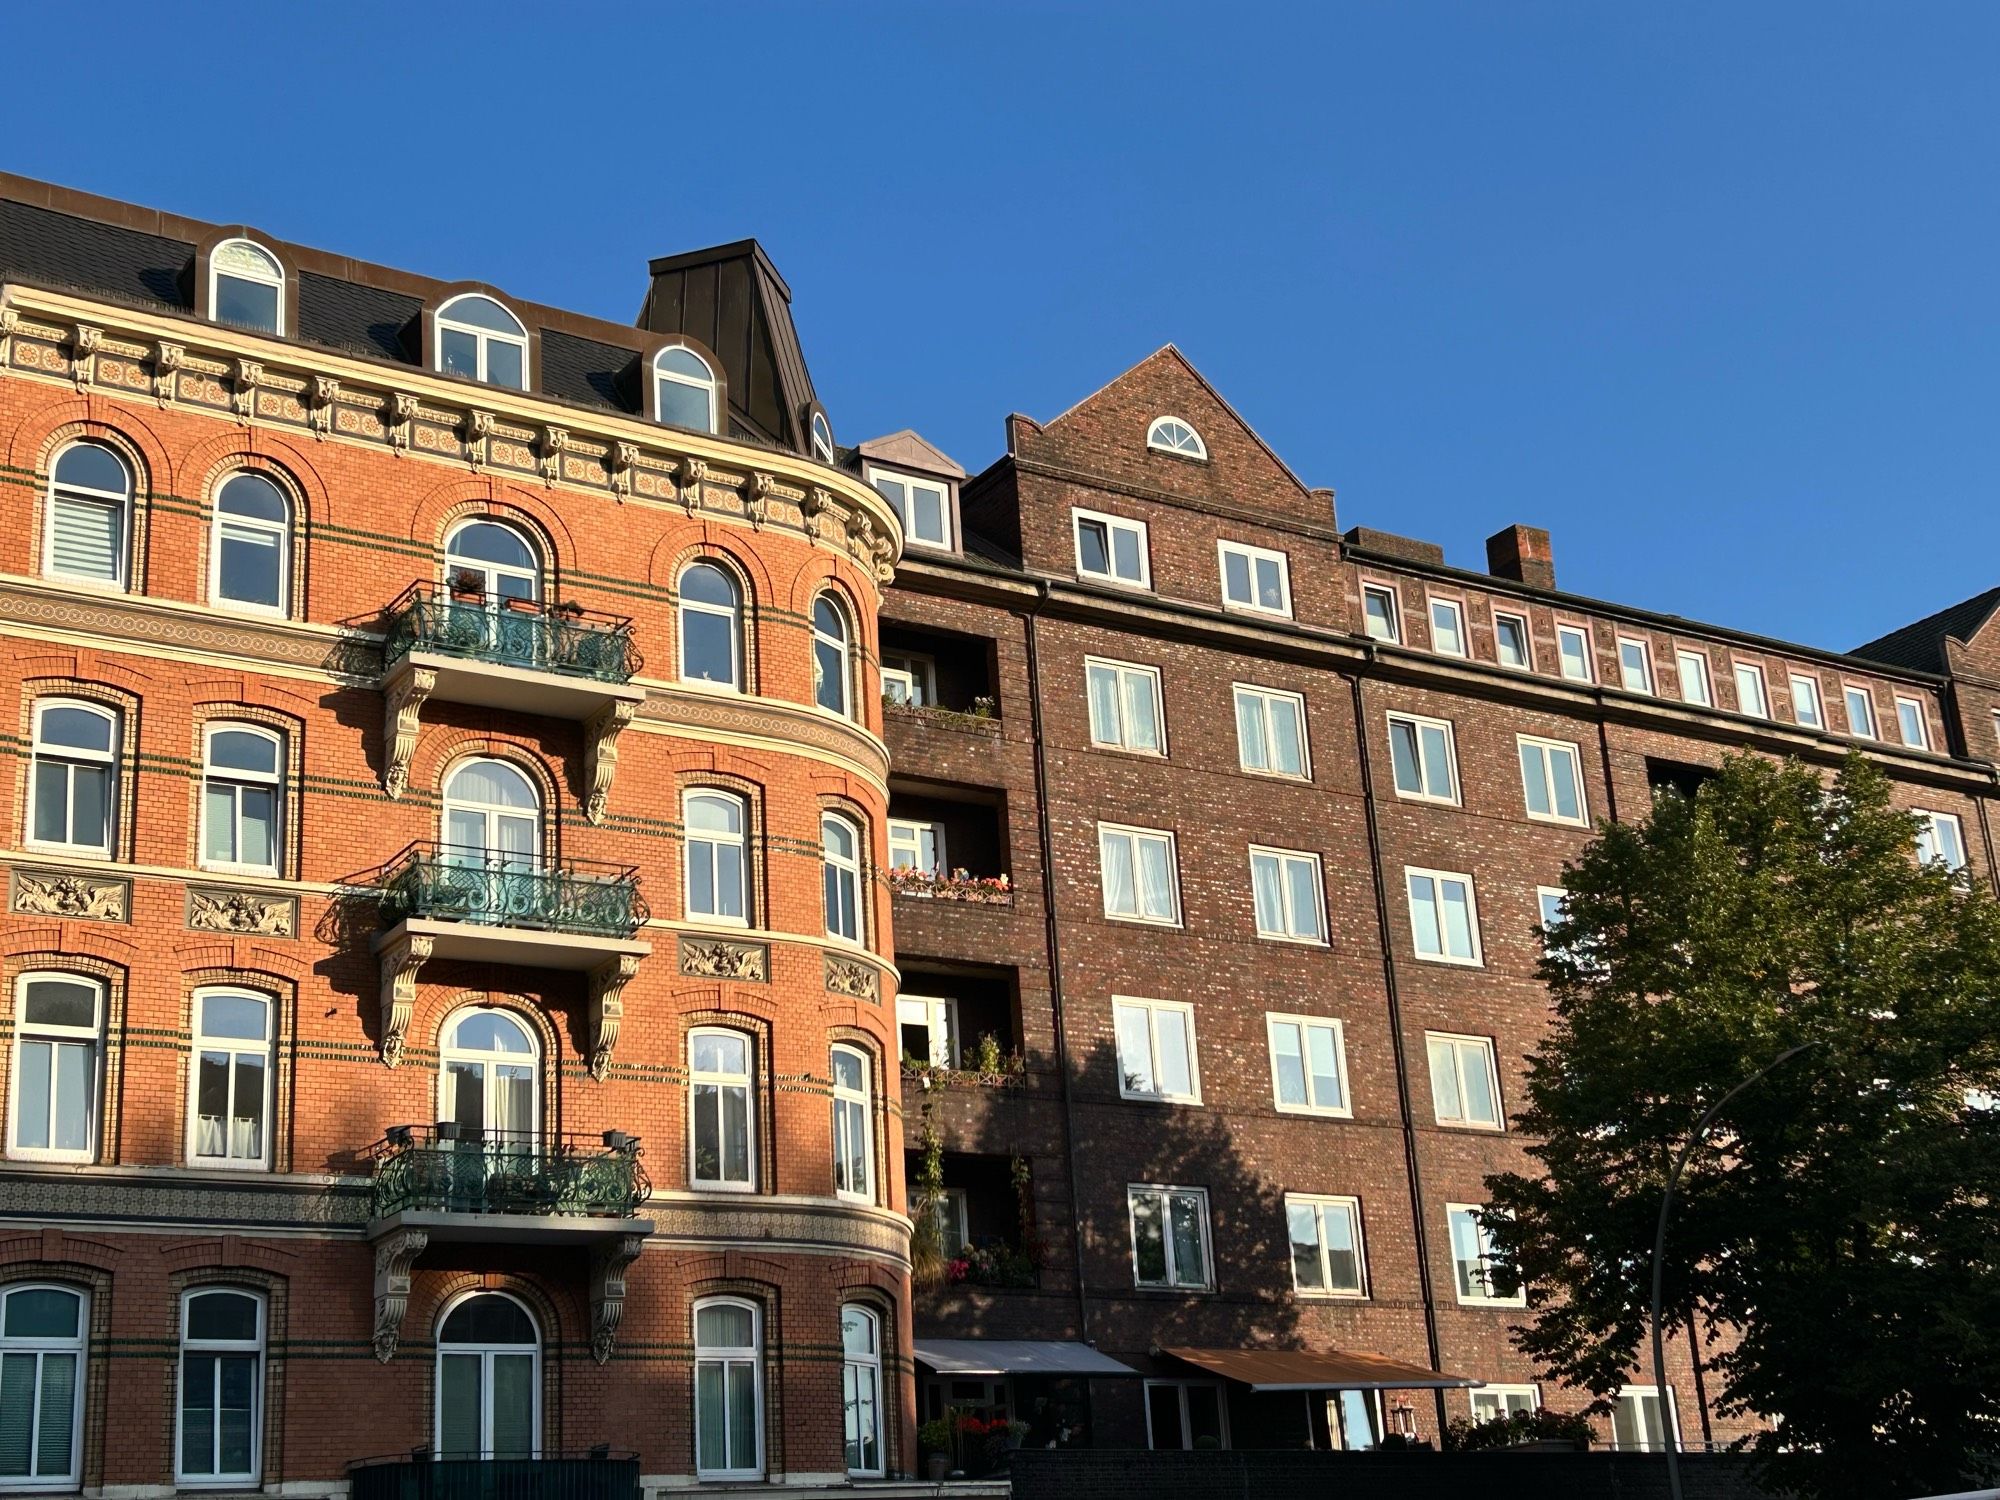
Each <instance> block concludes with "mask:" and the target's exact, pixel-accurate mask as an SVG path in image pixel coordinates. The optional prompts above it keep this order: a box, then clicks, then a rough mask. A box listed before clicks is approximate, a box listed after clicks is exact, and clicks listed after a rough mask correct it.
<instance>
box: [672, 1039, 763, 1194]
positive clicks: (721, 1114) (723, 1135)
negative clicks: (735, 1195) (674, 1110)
mask: <svg viewBox="0 0 2000 1500" xmlns="http://www.w3.org/2000/svg"><path fill="white" fill-rule="evenodd" d="M750 1056H751V1046H750V1038H749V1037H747V1036H745V1035H744V1034H743V1033H742V1032H740V1031H722V1030H718V1029H715V1028H704V1029H702V1030H700V1031H694V1032H690V1033H689V1034H688V1081H689V1088H688V1105H689V1108H690V1109H691V1111H692V1112H693V1115H694V1119H693V1122H692V1124H691V1125H690V1127H689V1130H688V1145H689V1150H690V1153H691V1158H690V1162H689V1168H688V1175H689V1180H690V1181H692V1182H693V1184H694V1185H695V1186H696V1187H703V1188H726V1189H729V1190H730V1191H732V1192H742V1193H747V1192H750V1191H752V1190H753V1189H754V1188H755V1187H756V1186H757V1111H756V1107H755V1103H754V1097H753V1094H752V1091H751V1080H750Z"/></svg>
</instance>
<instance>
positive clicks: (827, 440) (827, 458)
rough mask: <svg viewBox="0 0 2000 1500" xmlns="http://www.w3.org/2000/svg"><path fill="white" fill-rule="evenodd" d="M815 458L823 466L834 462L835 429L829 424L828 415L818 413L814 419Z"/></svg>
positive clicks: (813, 447) (813, 443)
mask: <svg viewBox="0 0 2000 1500" xmlns="http://www.w3.org/2000/svg"><path fill="white" fill-rule="evenodd" d="M812 449H813V457H814V458H816V459H818V460H819V461H820V462H821V463H823V464H830V463H832V462H833V428H832V427H831V426H829V425H828V424H827V420H826V413H825V412H823V411H816V412H814V413H813V419H812Z"/></svg>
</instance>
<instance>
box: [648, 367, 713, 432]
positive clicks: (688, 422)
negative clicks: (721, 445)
mask: <svg viewBox="0 0 2000 1500" xmlns="http://www.w3.org/2000/svg"><path fill="white" fill-rule="evenodd" d="M659 389H660V397H659V400H660V420H661V421H662V422H665V423H666V424H667V425H668V426H669V427H692V428H693V429H694V430H695V431H696V432H707V431H709V430H710V428H711V425H712V424H711V423H710V421H709V415H708V413H709V403H710V401H711V400H712V399H713V398H712V395H711V392H710V389H709V387H707V386H692V385H689V384H687V383H686V382H685V381H680V380H662V381H661V382H660V383H659Z"/></svg>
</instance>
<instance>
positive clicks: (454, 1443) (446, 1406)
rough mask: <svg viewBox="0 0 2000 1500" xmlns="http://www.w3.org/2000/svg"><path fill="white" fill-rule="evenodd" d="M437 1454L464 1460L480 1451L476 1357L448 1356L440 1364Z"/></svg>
mask: <svg viewBox="0 0 2000 1500" xmlns="http://www.w3.org/2000/svg"><path fill="white" fill-rule="evenodd" d="M439 1363H440V1365H441V1366H442V1368H441V1369H440V1370H439V1372H438V1398H437V1401H438V1452H439V1453H441V1454H446V1455H457V1456H460V1457H465V1456H468V1455H477V1454H478V1453H479V1452H480V1449H481V1441H480V1438H481V1434H480V1427H481V1422H480V1408H481V1407H482V1406H483V1405H484V1404H485V1401H484V1397H483V1396H482V1394H481V1391H480V1373H481V1371H480V1366H481V1365H482V1363H483V1361H482V1360H481V1359H480V1357H479V1356H478V1355H476V1354H447V1355H445V1356H444V1358H443V1359H442V1360H440V1361H439Z"/></svg>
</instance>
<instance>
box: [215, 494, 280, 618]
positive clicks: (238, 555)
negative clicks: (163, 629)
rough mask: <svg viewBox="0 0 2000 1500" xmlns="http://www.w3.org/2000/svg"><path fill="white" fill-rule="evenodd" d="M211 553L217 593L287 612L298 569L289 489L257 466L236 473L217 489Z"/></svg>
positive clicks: (218, 597)
mask: <svg viewBox="0 0 2000 1500" xmlns="http://www.w3.org/2000/svg"><path fill="white" fill-rule="evenodd" d="M208 553H209V556H208V594H209V597H210V598H211V599H213V600H215V601H216V602H217V603H218V604H233V605H236V606H238V607H239V608H242V609H254V610H258V611H261V612H262V613H265V614H272V615H282V614H284V613H285V605H286V595H287V594H288V593H289V592H290V590H289V589H288V588H287V586H286V585H287V584H288V582H289V581H290V577H291V571H292V506H291V502H290V501H289V500H287V499H286V498H285V492H284V491H283V490H281V489H279V488H278V486H277V485H275V484H273V483H272V482H271V481H270V480H269V479H267V478H266V477H265V476H264V475H262V474H258V473H256V472H254V471H251V470H245V471H244V472H242V473H240V474H232V475H230V476H229V478H227V479H225V480H224V481H223V482H222V488H221V489H220V490H218V491H217V492H216V496H215V528H214V535H213V536H212V537H211V538H210V539H209V547H208Z"/></svg>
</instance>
